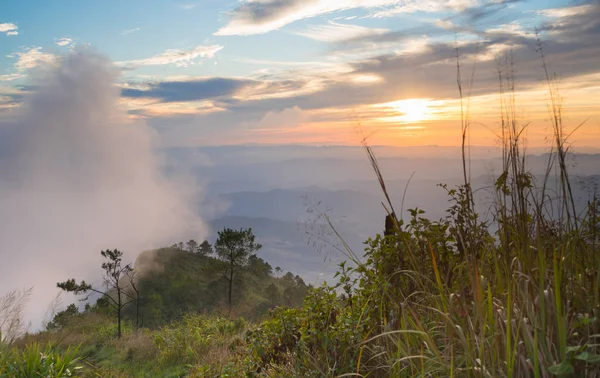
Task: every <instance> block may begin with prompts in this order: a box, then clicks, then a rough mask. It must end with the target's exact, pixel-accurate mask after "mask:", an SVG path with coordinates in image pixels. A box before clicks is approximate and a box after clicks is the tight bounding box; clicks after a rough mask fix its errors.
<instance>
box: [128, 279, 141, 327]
mask: <svg viewBox="0 0 600 378" xmlns="http://www.w3.org/2000/svg"><path fill="white" fill-rule="evenodd" d="M125 274H126V275H127V278H128V279H129V289H130V290H129V291H128V292H126V294H127V296H128V297H129V298H131V299H132V300H134V301H135V329H139V328H140V300H141V298H140V289H139V288H138V286H137V280H138V277H137V272H136V271H135V270H133V269H132V270H129V271H127V272H125Z"/></svg>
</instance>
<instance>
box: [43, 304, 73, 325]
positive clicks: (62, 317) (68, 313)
mask: <svg viewBox="0 0 600 378" xmlns="http://www.w3.org/2000/svg"><path fill="white" fill-rule="evenodd" d="M78 315H79V309H78V308H77V306H75V304H74V303H71V304H70V305H69V306H67V308H66V309H65V310H63V311H60V312H58V313H57V314H56V315H54V318H52V320H51V321H50V322H48V324H47V325H46V329H47V330H55V329H60V328H64V327H65V326H66V325H68V324H69V322H71V321H72V320H73V318H75V317H77V316H78Z"/></svg>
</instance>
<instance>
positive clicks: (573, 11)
mask: <svg viewBox="0 0 600 378" xmlns="http://www.w3.org/2000/svg"><path fill="white" fill-rule="evenodd" d="M593 10H594V5H592V4H584V5H577V6H573V7H564V8H549V9H542V10H539V11H537V13H538V14H541V15H542V16H546V17H549V18H563V17H573V16H578V15H581V14H585V13H587V12H590V11H593Z"/></svg>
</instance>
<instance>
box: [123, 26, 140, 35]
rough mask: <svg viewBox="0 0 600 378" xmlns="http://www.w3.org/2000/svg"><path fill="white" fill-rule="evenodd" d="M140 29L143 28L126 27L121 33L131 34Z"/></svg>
mask: <svg viewBox="0 0 600 378" xmlns="http://www.w3.org/2000/svg"><path fill="white" fill-rule="evenodd" d="M140 30H141V29H140V28H133V29H126V30H123V31H122V32H121V35H129V34H131V33H135V32H137V31H140Z"/></svg>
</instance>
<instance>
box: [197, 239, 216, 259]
mask: <svg viewBox="0 0 600 378" xmlns="http://www.w3.org/2000/svg"><path fill="white" fill-rule="evenodd" d="M198 253H199V254H201V255H202V256H208V255H212V253H213V247H212V245H210V243H209V242H208V240H205V241H203V242H202V243H201V244H200V246H199V247H198Z"/></svg>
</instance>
